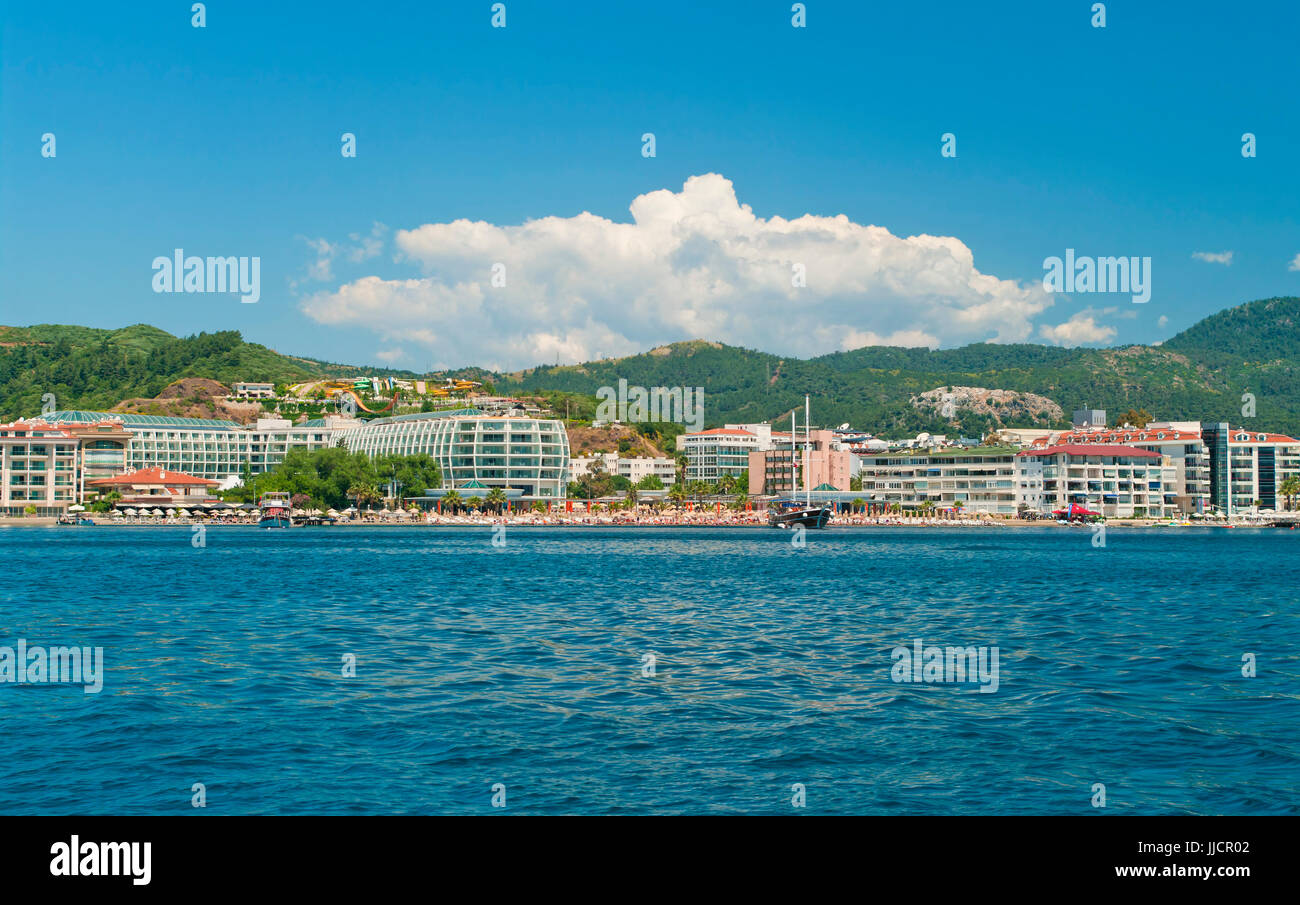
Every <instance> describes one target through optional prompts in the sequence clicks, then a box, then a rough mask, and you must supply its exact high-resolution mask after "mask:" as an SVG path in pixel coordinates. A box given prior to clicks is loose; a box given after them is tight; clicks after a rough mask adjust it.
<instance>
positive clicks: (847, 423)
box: [839, 421, 849, 431]
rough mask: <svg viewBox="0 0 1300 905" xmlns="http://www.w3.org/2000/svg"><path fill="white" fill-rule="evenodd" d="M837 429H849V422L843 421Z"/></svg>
mask: <svg viewBox="0 0 1300 905" xmlns="http://www.w3.org/2000/svg"><path fill="white" fill-rule="evenodd" d="M839 429H840V430H842V431H846V430H848V429H849V422H847V421H845V422H844V423H843V424H841V425H840V427H839Z"/></svg>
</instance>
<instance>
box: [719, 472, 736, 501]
mask: <svg viewBox="0 0 1300 905" xmlns="http://www.w3.org/2000/svg"><path fill="white" fill-rule="evenodd" d="M735 492H736V476H735V475H731V474H724V475H723V476H722V477H721V478H719V479H718V493H720V494H722V495H723V496H725V495H727V494H729V493H735Z"/></svg>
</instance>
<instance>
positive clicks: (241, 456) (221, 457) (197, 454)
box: [42, 411, 361, 481]
mask: <svg viewBox="0 0 1300 905" xmlns="http://www.w3.org/2000/svg"><path fill="white" fill-rule="evenodd" d="M42 420H44V421H47V422H49V423H50V424H55V425H58V426H60V427H69V428H72V429H74V430H78V429H82V428H84V427H85V426H87V425H92V424H101V423H105V422H116V423H118V424H120V425H121V428H122V429H123V430H125V431H126V432H127V433H128V434H129V440H128V441H127V442H126V443H125V448H124V449H123V450H122V463H121V464H122V469H121V470H122V471H135V470H138V469H141V468H154V467H157V468H162V469H164V470H166V471H179V472H184V473H185V474H188V475H193V476H194V477H196V478H209V479H211V480H215V481H223V480H225V479H227V478H231V477H235V476H237V475H239V474H240V473H241V472H242V471H243V468H244V465H245V464H247V465H248V466H249V468H250V470H251V471H252V473H253V474H261V473H262V472H265V471H270V470H271V469H273V468H275V466H277V465H279V464H280V463H281V462H283V461H284V457H285V455H286V454H287V453H288V452H289V450H291V449H308V450H311V449H324V448H326V447H328V446H331V445H333V444H332V438H333V435H334V434H335V433H336V432H337V430H338V429H339V428H342V427H346V426H352V425H356V424H360V423H361V422H359V421H356V420H355V419H350V418H327V419H323V420H317V421H308V422H306V423H303V424H292V423H291V422H289V421H288V420H286V419H282V418H259V419H258V420H257V424H256V425H255V426H253V427H252V428H248V427H244V426H242V425H239V424H236V423H235V422H233V421H223V420H218V419H210V418H178V417H172V416H170V415H136V414H130V413H126V412H83V411H62V412H53V413H51V414H49V415H45V416H43V417H42Z"/></svg>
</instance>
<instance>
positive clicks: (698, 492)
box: [690, 481, 709, 504]
mask: <svg viewBox="0 0 1300 905" xmlns="http://www.w3.org/2000/svg"><path fill="white" fill-rule="evenodd" d="M690 492H691V495H692V496H693V497H695V502H697V503H700V504H703V503H704V495H705V494H706V493H708V492H709V487H708V485H707V484H705V483H704V482H703V481H692V482H691V490H690Z"/></svg>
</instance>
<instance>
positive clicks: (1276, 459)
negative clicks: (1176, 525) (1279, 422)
mask: <svg viewBox="0 0 1300 905" xmlns="http://www.w3.org/2000/svg"><path fill="white" fill-rule="evenodd" d="M1202 436H1203V437H1204V440H1205V445H1206V447H1207V449H1208V450H1209V458H1210V467H1209V474H1210V478H1209V484H1210V500H1211V503H1212V504H1213V506H1214V508H1215V509H1217V510H1219V511H1220V512H1223V513H1224V514H1226V515H1228V516H1233V515H1241V514H1243V513H1247V512H1251V511H1254V510H1256V509H1280V508H1283V506H1284V505H1285V500H1284V499H1283V496H1282V492H1281V487H1282V482H1283V481H1285V480H1286V479H1287V478H1289V477H1292V476H1300V440H1296V439H1295V438H1293V437H1288V436H1286V435H1284V434H1273V433H1268V432H1267V431H1258V430H1246V429H1245V428H1233V427H1231V426H1230V425H1229V424H1228V423H1227V422H1219V423H1215V424H1206V425H1204V428H1203V431H1202Z"/></svg>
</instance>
